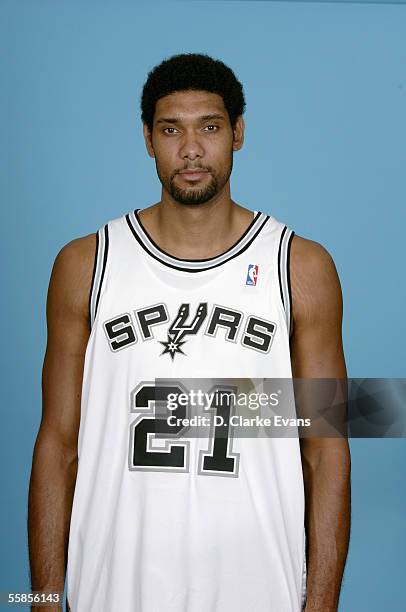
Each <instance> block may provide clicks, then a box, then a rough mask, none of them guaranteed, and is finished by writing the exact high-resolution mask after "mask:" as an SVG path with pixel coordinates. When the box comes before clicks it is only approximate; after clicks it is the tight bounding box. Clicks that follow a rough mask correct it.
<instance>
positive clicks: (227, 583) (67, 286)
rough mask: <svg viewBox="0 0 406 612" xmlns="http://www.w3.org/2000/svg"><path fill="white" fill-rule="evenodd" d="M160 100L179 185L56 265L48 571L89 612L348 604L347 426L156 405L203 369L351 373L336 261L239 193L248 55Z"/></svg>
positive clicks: (165, 85)
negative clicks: (265, 426)
mask: <svg viewBox="0 0 406 612" xmlns="http://www.w3.org/2000/svg"><path fill="white" fill-rule="evenodd" d="M141 107H142V120H143V129H144V137H145V143H146V148H147V151H148V154H149V155H150V156H151V158H153V159H154V161H155V164H156V170H157V174H158V177H159V180H160V182H161V185H162V194H161V199H160V201H159V202H158V203H156V204H154V205H152V206H147V207H144V208H142V209H140V208H138V207H137V209H136V210H133V211H131V212H129V213H128V214H125V215H123V216H121V217H119V218H116V219H113V220H111V221H109V222H108V223H106V224H105V225H104V226H103V227H102V228H100V229H99V230H98V231H97V232H96V233H95V234H90V235H88V236H85V237H83V238H79V239H77V240H73V241H72V242H70V243H69V244H67V245H66V246H65V247H64V248H63V249H62V250H61V251H60V253H59V254H58V256H57V258H56V261H55V264H54V267H53V271H52V275H51V281H50V287H49V294H48V303H47V317H48V344H47V349H46V355H45V362H44V370H43V392H44V405H43V416H42V421H41V425H40V429H39V433H38V437H37V440H36V445H35V450H34V458H33V468H32V475H31V483H30V498H29V545H30V564H31V578H32V588H33V589H35V590H45V589H48V590H50V589H55V590H59V591H61V590H63V586H64V579H65V570H67V600H68V602H67V603H68V605H69V607H70V610H72V612H96V611H97V612H299V611H300V610H305V611H306V612H334V611H336V610H337V606H338V599H339V592H340V585H341V581H342V576H343V571H344V566H345V560H346V555H347V548H348V540H349V522H350V518H349V514H350V510H349V508H350V492H349V481H350V456H349V450H348V443H347V441H346V440H345V439H342V438H302V439H300V440H299V438H298V437H285V438H283V437H281V438H278V437H273V438H270V437H267V436H261V437H256V438H254V437H252V438H249V437H246V438H242V437H238V436H236V435H235V434H234V435H233V433H232V431H231V427H230V428H229V429H228V430H227V436H229V437H228V438H227V439H226V440H224V438H223V439H221V438H220V437H218V435H217V430H216V429H215V428H211V429H210V433H209V435H208V436H207V437H206V438H204V437H203V438H197V437H195V438H193V439H191V438H188V437H187V428H186V429H185V427H184V426H183V425H182V424H181V425H179V426H177V428H176V429H175V430H174V431H173V430H172V431H171V430H170V427H169V426H168V423H167V422H166V423H165V420H162V419H161V420H159V419H158V417H157V412H156V410H157V407H158V405H159V406H161V407H162V405H163V404H164V403H165V400H167V399H168V396H169V394H170V393H175V395H176V394H178V395H179V393H181V392H183V393H185V394H186V395H187V392H188V391H190V389H188V388H187V386H186V384H185V382H184V381H183V379H185V378H186V379H188V378H189V379H190V378H201V379H205V380H206V379H207V380H210V379H213V378H214V379H215V378H223V377H225V378H227V379H241V378H252V379H253V378H257V379H261V378H262V379H263V378H291V377H292V375H293V376H295V377H301V378H345V376H346V368H345V362H344V357H343V349H342V340H341V319H342V298H341V290H340V283H339V280H338V277H337V272H336V269H335V266H334V263H333V261H332V259H331V257H330V255H329V254H328V252H327V251H326V250H325V249H324V248H323V247H322V246H321V245H320V244H318V243H316V242H312V241H310V240H307V239H304V238H301V237H299V236H296V235H294V233H293V231H292V230H291V229H289V228H288V227H287V226H285V225H284V224H283V223H281V222H279V221H278V220H276V219H275V218H274V217H272V216H269V215H268V214H266V213H264V212H262V211H261V207H262V206H261V202H258V203H255V204H254V205H253V210H251V208H250V207H245V206H242V205H240V204H237V203H236V202H235V201H233V200H232V198H231V193H230V175H231V171H232V162H233V154H234V152H236V151H238V150H240V149H241V147H242V145H243V140H244V120H243V113H244V108H245V101H244V95H243V89H242V86H241V84H240V82H239V81H238V80H237V78H236V77H235V75H234V73H233V72H232V71H231V70H230V68H228V67H227V66H226V65H225V64H223V63H222V62H220V61H216V60H213V59H212V58H210V57H208V56H206V55H199V54H185V55H178V56H174V57H172V58H170V59H168V60H166V61H164V62H162V63H161V64H160V65H159V66H157V67H156V68H155V69H154V70H153V71H152V72H151V73H150V74H149V75H148V79H147V81H146V83H145V86H144V89H143V94H142V101H141ZM266 180H267V177H266V176H263V175H262V174H261V175H260V174H258V175H253V176H252V181H262V182H266ZM137 204H139V203H137ZM249 204H250V203H249ZM174 414H175V416H177V417H182V418H183V417H186V416H187V414H189V413H188V406H186V405H185V406H182V405H180V404H179V407H178V408H176V410H175V413H174ZM154 432H155V433H157V432H159V433H160V434H161V435H160V437H159V439H158V436H156V437H155V436H154ZM39 609H40V608H38V610H39ZM41 609H42V608H41ZM51 609H52V608H51ZM54 609H55V610H56V609H60V608H58V607H55V608H54ZM33 610H36V608H33Z"/></svg>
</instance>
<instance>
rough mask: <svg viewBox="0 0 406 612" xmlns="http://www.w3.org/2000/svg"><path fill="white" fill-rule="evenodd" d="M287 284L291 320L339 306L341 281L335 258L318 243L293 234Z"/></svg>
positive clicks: (339, 307)
mask: <svg viewBox="0 0 406 612" xmlns="http://www.w3.org/2000/svg"><path fill="white" fill-rule="evenodd" d="M290 284H291V292H292V310H293V315H294V319H296V320H297V319H298V317H300V318H304V319H307V320H308V319H311V320H314V319H316V318H317V317H318V316H319V315H320V314H322V313H323V312H325V311H326V312H327V311H329V310H330V311H334V310H336V309H338V310H340V309H341V302H342V295H341V286H340V280H339V277H338V273H337V269H336V266H335V263H334V260H333V258H332V256H331V254H330V253H329V251H328V250H327V249H326V248H325V247H324V246H323V245H322V244H320V243H319V242H315V241H314V240H309V239H307V238H303V237H301V236H297V235H296V234H295V235H294V236H293V237H292V243H291V253H290Z"/></svg>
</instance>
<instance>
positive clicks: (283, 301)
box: [278, 225, 288, 308]
mask: <svg viewBox="0 0 406 612" xmlns="http://www.w3.org/2000/svg"><path fill="white" fill-rule="evenodd" d="M287 229H288V228H287V226H286V225H285V227H284V228H283V230H282V233H281V237H280V239H279V249H278V279H279V291H280V293H281V299H282V304H283V307H284V308H285V300H284V299H283V291H282V279H281V251H282V242H283V238H284V236H285V233H286V232H287Z"/></svg>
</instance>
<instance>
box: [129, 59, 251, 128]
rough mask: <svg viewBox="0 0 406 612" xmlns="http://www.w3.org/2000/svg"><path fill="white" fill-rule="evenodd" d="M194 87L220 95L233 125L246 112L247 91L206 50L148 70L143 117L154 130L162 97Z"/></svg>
mask: <svg viewBox="0 0 406 612" xmlns="http://www.w3.org/2000/svg"><path fill="white" fill-rule="evenodd" d="M191 89H192V90H196V91H208V92H210V93H216V94H218V95H220V96H221V97H222V98H223V102H224V106H225V107H226V109H227V112H228V116H229V118H230V123H231V125H232V127H235V122H236V120H237V117H239V116H240V115H242V114H243V113H244V110H245V98H244V90H243V87H242V85H241V83H240V81H239V80H238V79H237V77H236V76H235V74H234V72H233V71H232V70H231V68H229V67H228V66H226V65H225V64H224V63H223V62H222V61H220V60H216V59H213V58H212V57H210V56H209V55H206V54H204V53H181V54H178V55H173V56H172V57H170V58H168V59H166V60H164V61H163V62H161V63H160V64H159V65H158V66H155V68H153V69H152V70H151V72H149V73H148V78H147V80H146V82H145V85H144V87H143V89H142V94H141V119H142V121H143V123H146V124H147V126H148V129H149V131H150V132H152V125H153V120H154V114H155V107H156V103H157V102H158V100H159V99H160V98H163V97H164V96H168V95H169V94H171V93H175V92H176V91H187V90H191Z"/></svg>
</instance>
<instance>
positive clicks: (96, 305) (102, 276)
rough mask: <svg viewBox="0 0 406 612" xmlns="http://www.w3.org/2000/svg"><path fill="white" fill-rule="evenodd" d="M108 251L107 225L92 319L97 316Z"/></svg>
mask: <svg viewBox="0 0 406 612" xmlns="http://www.w3.org/2000/svg"><path fill="white" fill-rule="evenodd" d="M108 250H109V230H108V226H107V224H106V225H105V226H104V253H103V264H102V272H101V276H100V283H99V290H98V292H97V298H96V304H95V306H94V318H95V319H96V315H97V307H98V305H99V299H100V293H101V288H102V286H103V279H104V273H105V271H106V265H107V253H108Z"/></svg>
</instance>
